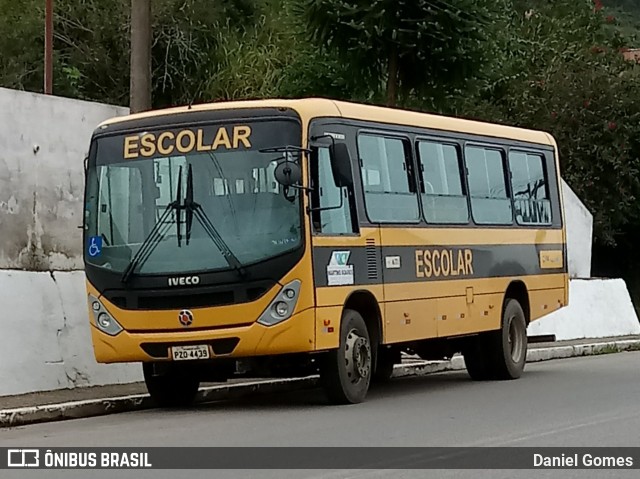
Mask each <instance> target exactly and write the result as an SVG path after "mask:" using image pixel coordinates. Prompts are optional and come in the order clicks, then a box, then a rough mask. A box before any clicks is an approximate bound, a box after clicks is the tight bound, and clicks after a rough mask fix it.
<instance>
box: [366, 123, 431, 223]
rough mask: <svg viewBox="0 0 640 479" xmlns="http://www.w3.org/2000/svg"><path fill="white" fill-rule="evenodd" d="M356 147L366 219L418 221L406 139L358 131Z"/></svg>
mask: <svg viewBox="0 0 640 479" xmlns="http://www.w3.org/2000/svg"><path fill="white" fill-rule="evenodd" d="M358 150H359V155H360V167H361V172H362V182H363V186H364V196H365V202H366V208H367V214H368V215H369V219H370V220H371V221H372V222H380V223H402V222H417V221H419V219H420V212H419V209H418V197H417V195H416V191H415V187H414V181H413V169H412V168H411V156H410V153H409V151H410V150H409V145H408V143H407V142H406V141H403V140H401V139H398V138H385V137H382V136H374V135H360V136H359V137H358Z"/></svg>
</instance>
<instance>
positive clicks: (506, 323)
mask: <svg viewBox="0 0 640 479" xmlns="http://www.w3.org/2000/svg"><path fill="white" fill-rule="evenodd" d="M493 343H494V344H493V345H492V346H493V347H492V348H491V350H490V352H491V353H493V354H492V356H491V363H492V368H491V369H492V373H493V377H494V378H495V379H502V380H504V379H507V380H508V379H518V378H519V377H520V376H522V372H523V371H524V366H525V364H526V362H527V320H526V317H525V314H524V310H523V309H522V306H521V305H520V303H519V302H518V300H516V299H512V298H507V299H506V300H505V304H504V308H503V310H502V327H501V328H500V331H499V334H496V335H495V336H494V337H493Z"/></svg>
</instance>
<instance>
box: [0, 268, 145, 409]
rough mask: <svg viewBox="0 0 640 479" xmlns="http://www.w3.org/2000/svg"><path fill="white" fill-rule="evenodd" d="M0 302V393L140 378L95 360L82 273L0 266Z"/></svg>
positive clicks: (137, 371)
mask: <svg viewBox="0 0 640 479" xmlns="http://www.w3.org/2000/svg"><path fill="white" fill-rule="evenodd" d="M0 305H2V309H3V311H4V313H3V319H2V325H3V328H2V334H0V396H7V395H12V394H22V393H27V392H34V391H47V390H53V389H64V388H74V387H79V386H99V385H104V384H116V383H128V382H135V381H141V380H142V371H141V368H140V366H138V365H132V364H116V365H112V364H108V365H107V364H98V363H97V362H96V361H95V358H94V356H93V346H92V344H91V335H90V329H89V328H90V326H89V319H88V317H89V316H88V309H87V300H86V295H85V284H84V273H83V272H81V271H74V272H56V273H46V272H27V271H8V270H0ZM0 402H1V401H0Z"/></svg>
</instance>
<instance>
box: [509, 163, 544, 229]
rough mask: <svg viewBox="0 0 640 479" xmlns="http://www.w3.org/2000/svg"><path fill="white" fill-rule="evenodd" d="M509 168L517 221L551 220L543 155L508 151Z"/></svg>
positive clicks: (532, 222)
mask: <svg viewBox="0 0 640 479" xmlns="http://www.w3.org/2000/svg"><path fill="white" fill-rule="evenodd" d="M509 169H510V170H511V185H512V190H513V204H514V210H515V213H516V220H517V222H518V224H520V225H549V224H551V201H550V199H549V188H548V182H547V175H546V171H545V165H544V160H543V157H542V156H541V155H538V154H534V153H525V152H520V151H512V152H510V153H509Z"/></svg>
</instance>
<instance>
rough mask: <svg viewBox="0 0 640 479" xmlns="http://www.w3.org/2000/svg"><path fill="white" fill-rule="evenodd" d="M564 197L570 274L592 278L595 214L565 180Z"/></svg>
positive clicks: (563, 184)
mask: <svg viewBox="0 0 640 479" xmlns="http://www.w3.org/2000/svg"><path fill="white" fill-rule="evenodd" d="M562 198H563V201H564V210H565V224H566V228H567V256H568V258H567V261H568V263H569V275H570V276H571V277H572V278H590V277H591V247H592V241H593V215H592V214H591V213H590V212H589V210H588V209H587V207H586V206H585V205H584V204H583V203H582V201H580V198H578V197H577V196H576V194H575V193H574V192H573V190H572V189H571V188H570V187H569V185H568V184H567V183H566V182H565V181H564V180H563V181H562Z"/></svg>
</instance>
